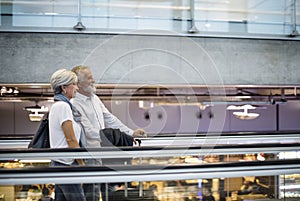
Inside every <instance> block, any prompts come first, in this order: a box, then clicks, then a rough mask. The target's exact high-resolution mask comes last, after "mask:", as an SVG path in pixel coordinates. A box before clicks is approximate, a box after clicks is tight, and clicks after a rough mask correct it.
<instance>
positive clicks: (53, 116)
mask: <svg viewBox="0 0 300 201" xmlns="http://www.w3.org/2000/svg"><path fill="white" fill-rule="evenodd" d="M68 120H71V121H72V123H73V129H74V133H75V137H76V139H77V141H78V142H79V140H80V134H81V126H80V124H79V123H77V122H75V121H74V120H73V114H72V110H71V107H70V105H69V104H68V103H66V102H64V101H57V102H55V103H54V104H53V105H52V107H51V110H50V112H49V136H50V147H51V148H68V147H69V145H68V143H67V140H66V137H65V134H64V132H63V130H62V124H63V123H64V122H65V121H68ZM55 161H58V162H61V163H64V164H72V163H73V162H74V159H71V158H70V159H57V160H55Z"/></svg>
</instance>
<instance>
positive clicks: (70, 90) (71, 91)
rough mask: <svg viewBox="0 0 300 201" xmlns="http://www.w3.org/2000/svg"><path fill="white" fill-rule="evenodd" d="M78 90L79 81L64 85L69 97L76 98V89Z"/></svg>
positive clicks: (66, 94)
mask: <svg viewBox="0 0 300 201" xmlns="http://www.w3.org/2000/svg"><path fill="white" fill-rule="evenodd" d="M77 90H78V87H77V83H72V84H69V85H66V86H64V90H63V92H64V93H65V96H66V97H67V98H68V99H71V98H74V97H75V95H76V91H77Z"/></svg>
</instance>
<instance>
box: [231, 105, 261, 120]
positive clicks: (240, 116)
mask: <svg viewBox="0 0 300 201" xmlns="http://www.w3.org/2000/svg"><path fill="white" fill-rule="evenodd" d="M251 109H256V107H254V106H252V105H241V106H235V105H229V106H228V107H227V110H244V111H243V112H233V115H234V116H235V117H236V118H238V119H241V120H251V119H256V118H257V117H259V114H258V113H249V112H248V110H251Z"/></svg>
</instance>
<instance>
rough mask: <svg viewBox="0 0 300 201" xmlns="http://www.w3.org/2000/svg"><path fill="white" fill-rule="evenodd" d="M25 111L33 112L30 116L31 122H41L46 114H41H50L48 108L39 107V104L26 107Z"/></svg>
mask: <svg viewBox="0 0 300 201" xmlns="http://www.w3.org/2000/svg"><path fill="white" fill-rule="evenodd" d="M25 109H26V110H27V111H30V112H31V113H30V114H29V119H30V121H41V120H42V119H43V117H44V114H42V113H39V112H48V111H49V109H48V107H45V106H39V105H37V104H36V105H35V106H29V107H25Z"/></svg>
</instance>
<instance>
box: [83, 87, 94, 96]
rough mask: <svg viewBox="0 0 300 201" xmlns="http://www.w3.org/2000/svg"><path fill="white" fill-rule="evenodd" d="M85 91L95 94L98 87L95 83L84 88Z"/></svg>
mask: <svg viewBox="0 0 300 201" xmlns="http://www.w3.org/2000/svg"><path fill="white" fill-rule="evenodd" d="M84 91H85V92H87V93H89V94H90V95H93V94H95V93H96V87H95V86H94V85H91V86H88V87H86V88H85V89H84Z"/></svg>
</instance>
